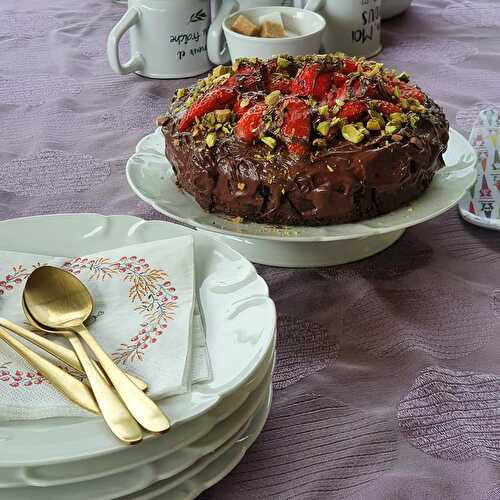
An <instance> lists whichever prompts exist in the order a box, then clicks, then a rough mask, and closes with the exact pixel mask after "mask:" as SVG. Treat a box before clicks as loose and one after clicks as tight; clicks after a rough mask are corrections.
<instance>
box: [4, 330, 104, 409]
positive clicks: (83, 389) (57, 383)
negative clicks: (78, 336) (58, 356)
mask: <svg viewBox="0 0 500 500" xmlns="http://www.w3.org/2000/svg"><path fill="white" fill-rule="evenodd" d="M0 339H1V340H3V341H4V342H5V343H6V344H7V345H9V346H10V347H11V348H12V349H13V350H14V351H16V352H17V353H18V354H19V355H20V356H22V357H23V358H24V359H25V360H26V361H27V362H28V363H29V364H30V365H31V366H32V367H33V368H35V369H36V370H38V371H39V372H40V373H41V374H42V375H43V376H44V377H45V378H46V379H47V380H48V381H49V382H50V383H51V384H52V385H53V386H54V387H55V388H56V389H57V390H58V391H59V392H61V393H62V394H63V395H64V396H66V397H67V398H68V399H69V400H70V401H72V402H73V403H76V404H77V405H78V406H81V407H82V408H84V409H85V410H88V411H91V412H93V413H96V414H99V413H100V411H99V407H98V406H97V403H96V401H95V399H94V396H93V394H92V391H91V390H90V389H89V388H88V387H87V386H86V385H85V384H82V382H80V381H79V380H77V379H76V378H75V377H73V376H71V375H70V374H69V373H66V372H65V371H64V370H61V368H59V367H58V366H56V365H54V364H52V363H51V362H50V361H48V360H46V359H45V358H43V357H42V356H40V355H39V354H37V353H36V352H33V351H31V350H30V349H28V348H27V347H26V346H25V345H24V344H22V343H21V342H19V340H16V339H15V338H14V337H12V336H11V335H9V334H8V333H7V332H6V331H5V330H4V329H3V328H0Z"/></svg>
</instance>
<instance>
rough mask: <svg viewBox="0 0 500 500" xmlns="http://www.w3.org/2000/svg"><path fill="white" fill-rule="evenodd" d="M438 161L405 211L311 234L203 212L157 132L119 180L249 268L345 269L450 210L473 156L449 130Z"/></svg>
mask: <svg viewBox="0 0 500 500" xmlns="http://www.w3.org/2000/svg"><path fill="white" fill-rule="evenodd" d="M444 160H445V163H446V167H444V168H442V169H441V170H439V171H438V172H437V173H436V175H435V177H434V180H433V181H432V183H431V185H430V187H429V188H428V189H427V191H426V192H425V193H424V194H423V195H422V196H421V197H419V198H418V199H417V200H415V201H413V202H412V203H410V204H409V205H408V206H405V207H402V208H400V209H398V210H394V211H393V212H390V213H388V214H385V215H381V216H379V217H375V218H373V219H368V220H365V221H362V222H357V223H351V224H334V225H329V226H319V227H306V226H274V225H269V224H259V223H255V222H244V223H236V222H234V221H233V220H232V219H230V218H229V217H225V216H222V215H217V214H211V213H208V212H205V211H204V210H203V209H202V208H201V207H200V206H199V205H198V203H197V202H196V201H195V200H194V198H193V197H192V196H190V195H189V194H187V193H185V192H184V191H182V190H180V189H179V188H178V187H177V185H176V178H175V174H174V172H173V170H172V167H171V165H170V163H169V162H168V161H167V159H166V158H165V153H164V139H163V135H162V133H161V129H159V128H158V129H157V130H156V131H155V132H154V133H152V134H150V135H148V136H146V137H144V138H143V139H142V140H141V141H140V142H139V143H138V145H137V147H136V152H135V153H134V154H133V155H132V156H131V158H130V159H129V161H128V162H127V180H128V182H129V185H130V186H131V188H132V190H133V191H134V192H135V193H136V194H137V196H139V198H141V199H142V200H144V201H145V202H146V203H148V204H149V205H151V206H152V207H153V208H155V209H156V210H158V211H159V212H161V213H163V214H166V215H168V216H169V217H172V218H173V219H175V220H178V221H180V222H183V223H185V224H188V225H190V226H193V227H196V228H198V229H201V230H203V231H207V232H211V233H212V234H215V235H217V237H218V238H219V239H221V240H222V241H224V242H225V243H227V244H228V245H229V246H231V247H232V248H234V249H235V250H237V251H238V252H240V253H241V254H243V255H245V256H246V257H247V258H248V259H249V260H251V261H252V262H257V263H259V264H268V265H273V266H284V267H316V266H328V265H337V264H344V263H347V262H353V261H356V260H360V259H364V258H366V257H369V256H370V255H373V254H375V253H378V252H380V251H382V250H384V249H385V248H387V247H388V246H390V245H392V244H393V243H394V242H395V241H397V240H398V239H399V238H400V237H401V236H402V234H403V233H404V231H405V229H406V228H408V227H411V226H414V225H416V224H420V223H422V222H425V221H427V220H429V219H432V218H434V217H437V216H438V215H440V214H441V213H443V212H445V211H446V210H448V209H449V208H451V207H452V206H453V205H455V204H456V203H457V202H458V201H459V200H460V198H461V197H462V196H463V194H464V193H465V191H466V190H467V189H468V188H469V187H470V186H471V185H472V184H473V183H474V181H475V178H476V170H475V163H476V153H475V151H474V149H473V148H472V147H471V145H470V144H469V143H468V142H467V140H466V139H465V138H464V137H463V136H462V135H460V134H459V133H458V132H457V131H456V130H453V129H450V140H449V142H448V149H447V151H446V153H445V154H444ZM318 243H319V244H318Z"/></svg>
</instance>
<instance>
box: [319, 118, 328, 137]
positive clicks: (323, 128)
mask: <svg viewBox="0 0 500 500" xmlns="http://www.w3.org/2000/svg"><path fill="white" fill-rule="evenodd" d="M330 126H331V125H330V122H329V121H324V122H320V123H318V125H317V126H316V130H317V131H318V132H319V133H320V134H321V135H322V136H326V135H328V132H329V131H330Z"/></svg>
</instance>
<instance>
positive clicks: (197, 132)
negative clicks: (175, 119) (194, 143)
mask: <svg viewBox="0 0 500 500" xmlns="http://www.w3.org/2000/svg"><path fill="white" fill-rule="evenodd" d="M200 132H201V129H200V127H193V130H192V131H191V135H192V136H193V137H197V136H198V135H200Z"/></svg>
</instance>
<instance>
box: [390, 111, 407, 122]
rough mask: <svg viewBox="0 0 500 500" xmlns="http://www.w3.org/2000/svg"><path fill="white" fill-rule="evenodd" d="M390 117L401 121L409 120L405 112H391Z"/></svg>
mask: <svg viewBox="0 0 500 500" xmlns="http://www.w3.org/2000/svg"><path fill="white" fill-rule="evenodd" d="M389 118H390V119H391V120H396V121H399V122H401V123H406V121H407V120H408V118H407V117H406V115H405V114H403V113H391V114H390V115H389Z"/></svg>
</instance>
